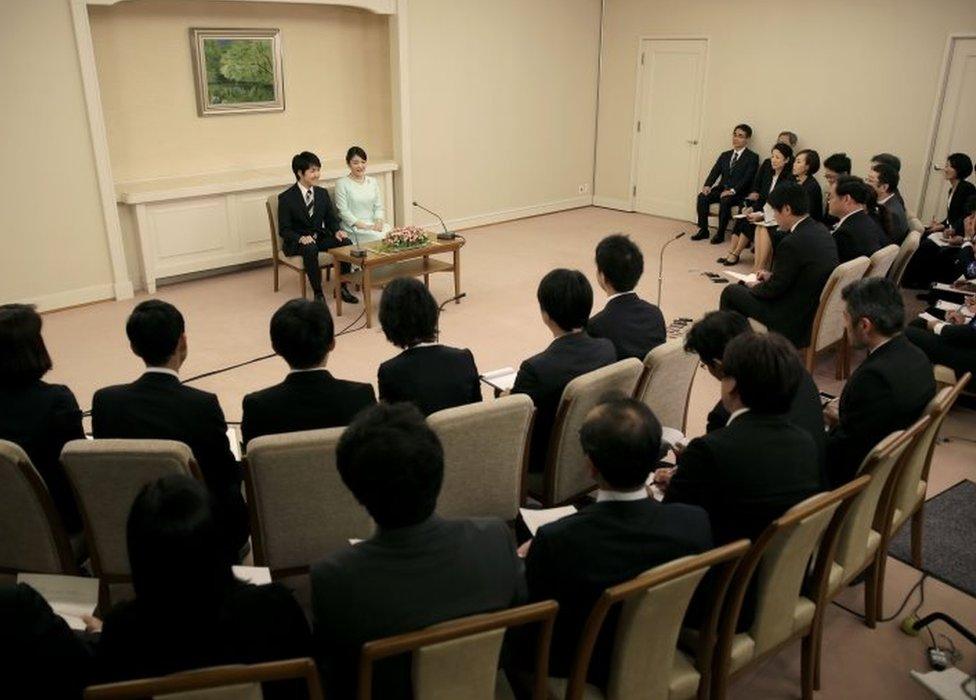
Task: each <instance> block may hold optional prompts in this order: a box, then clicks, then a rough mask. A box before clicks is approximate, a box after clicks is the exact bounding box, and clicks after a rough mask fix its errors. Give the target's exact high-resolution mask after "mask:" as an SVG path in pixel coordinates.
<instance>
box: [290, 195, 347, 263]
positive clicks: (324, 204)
mask: <svg viewBox="0 0 976 700" xmlns="http://www.w3.org/2000/svg"><path fill="white" fill-rule="evenodd" d="M312 191H313V192H314V193H315V194H314V200H313V201H314V209H313V213H312V216H311V217H309V215H308V209H306V208H305V199H304V198H303V197H302V191H301V189H299V187H298V184H297V183H296V184H294V185H292V186H291V187H289V188H288V189H287V190H285V191H284V192H282V193H281V194H279V195H278V233H279V234H281V238H282V240H283V241H284V247H285V248H286V251H285V252H286V254H289V255H291V254H292V253H291V252H289V251H292V250H295V249H296V248H297V246H298V239H299V238H301V237H302V236H306V235H315V236H332V237H334V236H335V234H336V232H337V231H339V230H341V224H340V222H339V217H338V216H336V213H335V209H334V208H333V207H332V199H331V198H330V197H329V193H328V192H327V191H326V190H325V189H324V188H322V187H318V186H315V187H313V188H312Z"/></svg>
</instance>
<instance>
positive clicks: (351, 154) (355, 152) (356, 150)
mask: <svg viewBox="0 0 976 700" xmlns="http://www.w3.org/2000/svg"><path fill="white" fill-rule="evenodd" d="M356 156H359V157H360V158H362V159H363V160H369V158H367V157H366V151H364V150H363V149H362V148H360V147H359V146H352V147H351V148H350V149H349V150H348V151H346V165H349V161H351V160H352V159H353V158H355V157H356Z"/></svg>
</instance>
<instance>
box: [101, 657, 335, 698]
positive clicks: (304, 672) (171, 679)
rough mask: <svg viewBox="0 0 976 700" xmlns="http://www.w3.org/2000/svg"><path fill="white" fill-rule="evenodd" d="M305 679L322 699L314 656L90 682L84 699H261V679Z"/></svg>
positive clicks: (310, 694) (308, 687)
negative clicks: (120, 680)
mask: <svg viewBox="0 0 976 700" xmlns="http://www.w3.org/2000/svg"><path fill="white" fill-rule="evenodd" d="M287 680H293V681H305V689H306V691H307V693H308V694H307V696H306V697H308V698H309V700H322V685H321V682H320V681H319V673H318V671H317V670H316V668H315V662H314V661H312V660H311V659H289V660H287V661H271V662H268V663H262V664H253V665H250V666H215V667H213V668H203V669H199V670H196V671H185V672H182V673H174V674H172V675H169V676H162V677H160V678H143V679H139V680H134V681H122V682H121V683H107V684H105V685H90V686H88V688H86V689H85V700H143V698H160V699H161V700H162V699H165V700H261V699H262V698H263V697H264V693H263V692H262V689H261V683H268V682H272V681H287Z"/></svg>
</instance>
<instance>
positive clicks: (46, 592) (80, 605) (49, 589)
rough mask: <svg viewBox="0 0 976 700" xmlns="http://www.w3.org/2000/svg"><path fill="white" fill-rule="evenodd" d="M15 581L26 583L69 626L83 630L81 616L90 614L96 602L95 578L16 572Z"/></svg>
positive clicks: (96, 588)
mask: <svg viewBox="0 0 976 700" xmlns="http://www.w3.org/2000/svg"><path fill="white" fill-rule="evenodd" d="M17 583H26V584H27V585H28V586H30V587H31V588H33V589H34V590H35V591H37V592H38V593H40V594H41V597H42V598H44V600H46V601H47V603H48V605H50V606H51V608H52V609H53V610H54V612H55V613H57V614H58V615H59V616H61V618H63V619H64V621H65V622H67V623H68V627H70V628H71V629H73V630H84V629H85V621H84V620H82V619H81V616H82V615H92V614H94V612H95V605H96V604H97V603H98V579H97V578H87V577H85V576H61V575H59V574H24V573H21V574H17Z"/></svg>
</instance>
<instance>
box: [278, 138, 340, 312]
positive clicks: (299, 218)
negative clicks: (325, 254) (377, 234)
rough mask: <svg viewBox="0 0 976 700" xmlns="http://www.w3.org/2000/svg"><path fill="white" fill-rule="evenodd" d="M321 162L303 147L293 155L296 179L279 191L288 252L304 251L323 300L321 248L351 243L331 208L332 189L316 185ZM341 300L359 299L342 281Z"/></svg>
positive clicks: (284, 244)
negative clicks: (330, 195) (292, 183)
mask: <svg viewBox="0 0 976 700" xmlns="http://www.w3.org/2000/svg"><path fill="white" fill-rule="evenodd" d="M321 169H322V163H321V162H320V161H319V159H318V156H316V155H315V154H314V153H310V152H309V151H302V152H301V153H299V154H298V155H296V156H295V157H294V158H292V159H291V170H292V172H293V173H295V179H296V180H297V182H296V183H295V184H294V185H292V186H291V187H289V188H288V189H287V190H285V191H284V192H282V193H281V194H279V195H278V233H279V234H280V235H281V241H282V250H283V251H284V253H285V255H301V256H302V261H303V263H304V266H305V274H306V275H308V281H309V284H311V286H312V292H313V294H314V295H315V300H316V301H322V300H323V299H324V298H325V297H324V296H323V294H322V269H321V268H320V267H319V251H320V250H329V249H331V248H338V247H339V246H344V245H349V237H348V236H347V235H346V233H345V231H343V230H342V226H341V224H340V222H339V218H338V217H337V216H336V214H335V210H334V209H333V208H332V200H331V199H330V198H329V193H328V192H327V191H326V190H325V189H324V188H322V187H319V186H317V185H316V184H315V183H316V182H318V179H319V173H320V171H321ZM340 293H341V294H342V300H343V301H344V302H346V303H349V304H356V303H358V302H359V300H358V299H357V298H356V297H355V295H353V293H352V292H350V291H349V289H347V287H346V285H345V284H344V285H342V289H341V290H340Z"/></svg>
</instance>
